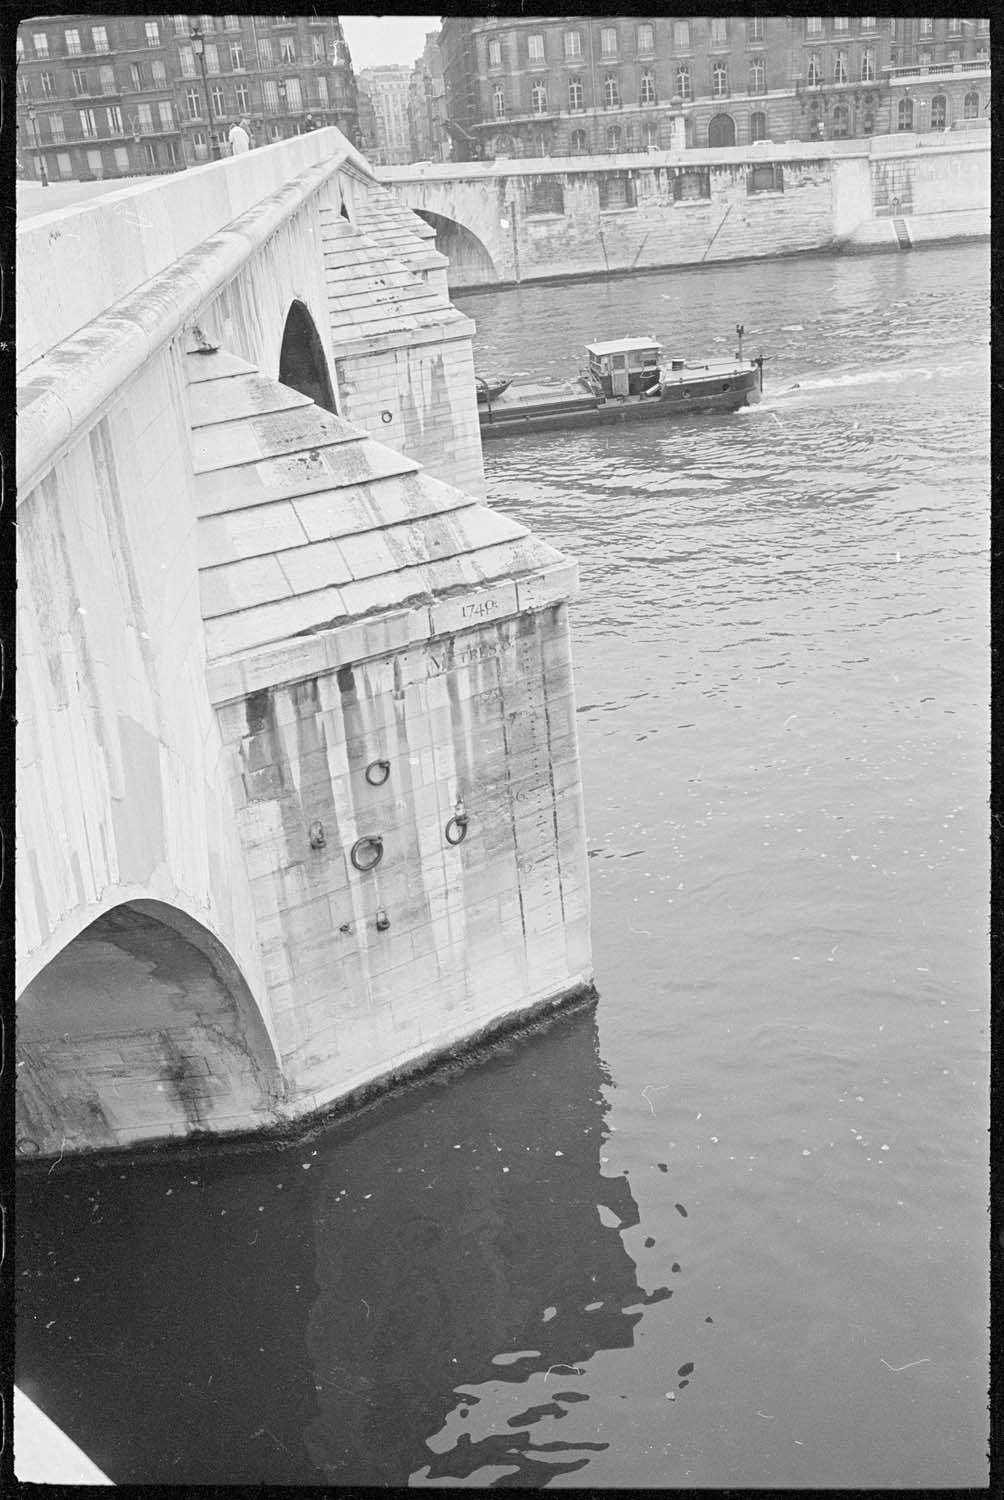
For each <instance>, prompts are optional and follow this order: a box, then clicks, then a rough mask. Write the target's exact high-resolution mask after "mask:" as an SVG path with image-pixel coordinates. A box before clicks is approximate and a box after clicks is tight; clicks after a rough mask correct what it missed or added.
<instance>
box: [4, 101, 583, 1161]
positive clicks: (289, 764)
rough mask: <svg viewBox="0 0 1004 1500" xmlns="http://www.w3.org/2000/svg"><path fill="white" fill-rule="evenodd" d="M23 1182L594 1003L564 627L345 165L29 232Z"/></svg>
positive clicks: (407, 281) (422, 265) (442, 357)
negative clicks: (80, 1159) (557, 1008)
mask: <svg viewBox="0 0 1004 1500" xmlns="http://www.w3.org/2000/svg"><path fill="white" fill-rule="evenodd" d="M18 311H19V324H18V335H19V340H18V350H17V364H18V377H17V385H18V418H17V440H18V441H17V477H18V495H17V535H18V568H19V586H18V592H17V657H18V660H17V665H18V673H17V718H18V725H17V741H16V753H17V785H18V802H17V811H16V820H17V822H16V835H17V866H16V874H17V879H16V923H17V926H16V941H17V956H16V988H17V1007H18V1009H17V1016H18V1027H17V1052H16V1057H17V1078H18V1089H17V1134H18V1150H19V1152H20V1154H21V1155H23V1156H35V1155H41V1156H46V1155H53V1154H58V1153H60V1152H64V1151H65V1152H72V1151H80V1150H88V1149H102V1148H111V1147H119V1146H131V1145H134V1144H136V1143H138V1142H141V1141H147V1140H149V1141H156V1140H161V1139H164V1138H167V1137H185V1136H190V1135H195V1134H206V1133H221V1132H240V1131H246V1130H252V1129H256V1128H260V1127H282V1126H283V1125H284V1124H285V1123H286V1122H288V1121H291V1120H295V1119H297V1118H298V1117H302V1116H304V1115H306V1114H308V1113H309V1112H311V1111H313V1110H316V1109H318V1108H321V1107H327V1106H329V1105H332V1104H334V1103H338V1102H343V1103H344V1102H347V1101H352V1100H355V1099H358V1098H360V1097H362V1096H363V1095H364V1094H366V1093H367V1092H369V1091H371V1090H372V1089H374V1088H376V1087H379V1086H381V1085H384V1084H386V1083H388V1082H389V1081H391V1080H393V1079H396V1078H398V1077H402V1076H404V1075H406V1074H408V1073H409V1072H413V1071H414V1070H415V1069H418V1068H421V1067H424V1066H426V1065H428V1064H430V1063H431V1062H433V1061H435V1060H436V1059H438V1058H440V1057H442V1056H443V1055H444V1054H446V1053H448V1052H450V1051H451V1050H452V1049H455V1048H457V1047H459V1046H463V1045H465V1044H467V1043H470V1042H471V1041H472V1040H473V1039H475V1038H479V1037H487V1036H490V1035H491V1034H493V1032H494V1031H496V1030H498V1029H499V1028H502V1027H505V1026H506V1025H509V1024H512V1022H513V1021H514V1019H516V1018H520V1019H524V1018H525V1017H526V1016H527V1015H529V1014H532V1013H535V1012H537V1011H543V1010H546V1009H547V1008H549V1007H551V1006H553V1005H555V1004H557V1003H560V1002H561V1001H563V1000H565V999H567V998H568V997H569V996H570V995H574V994H575V993H577V992H580V991H582V990H583V989H584V988H587V987H588V985H589V983H590V973H591V971H590V954H589V935H588V891H587V877H586V859H585V842H584V834H583V824H582V808H581V788H580V781H579V768H578V756H577V747H576V737H575V718H574V709H573V698H572V682H571V662H570V645H569V633H568V620H567V608H566V601H567V599H568V597H569V595H570V594H571V592H572V591H573V589H574V587H575V570H574V566H573V565H572V564H570V563H569V562H568V561H567V560H566V559H565V558H563V557H562V556H561V555H560V554H559V553H557V552H555V551H554V550H553V549H552V548H550V547H548V546H546V545H545V544H544V543H543V542H541V541H540V540H538V539H537V538H536V537H534V536H533V535H532V534H531V533H529V532H528V531H527V530H526V529H525V528H524V527H523V526H520V525H517V524H516V523H515V522H514V521H511V520H509V519H508V518H507V517H506V516H505V515H503V514H502V513H501V512H499V511H497V510H489V509H488V508H487V507H486V506H485V505H484V504H483V503H482V500H481V497H482V496H483V493H484V480H483V470H482V462H481V448H480V440H479V433H478V423H477V411H476V402H475V387H474V370H473V355H472V344H471V338H472V333H473V325H472V324H471V322H470V321H469V319H467V318H465V317H463V316H462V315H461V314H460V313H459V312H457V310H456V309H455V308H453V307H452V306H451V305H450V303H449V300H448V297H447V294H446V262H445V260H444V259H443V257H442V255H440V254H439V253H438V252H437V251H436V250H435V248H434V244H433V234H432V231H431V230H430V229H429V228H428V227H427V226H426V225H425V224H423V223H422V222H421V221H420V220H418V219H416V218H415V216H414V215H413V214H412V213H410V212H409V211H408V210H407V209H405V208H402V207H401V206H400V205H399V204H398V203H397V202H396V201H395V200H394V198H393V197H392V195H391V194H390V193H389V192H388V191H387V190H386V189H385V188H383V187H381V185H380V184H379V183H378V182H377V181H376V180H375V178H374V176H373V174H372V172H371V171H370V169H369V167H368V164H367V163H366V161H365V160H364V159H363V158H362V157H361V156H359V155H358V154H357V153H356V152H355V151H353V149H352V148H351V147H350V146H349V145H348V143H347V142H346V141H345V140H344V139H343V138H342V137H341V136H340V135H339V134H338V133H337V132H336V131H334V130H324V131H318V132H315V133H314V134H311V135H307V136H303V137H299V138H297V139H294V140H291V141H287V142H282V143H278V144H276V145H274V146H272V147H269V148H266V149H263V150H260V151H256V152H254V153H251V154H249V155H246V156H244V157H238V158H235V159H232V160H227V161H222V162H219V163H213V164H211V165H208V166H205V167H201V168H197V169H194V170H190V171H187V172H183V173H179V174H177V175H175V176H171V177H168V178H165V179H160V180H158V181H156V182H154V183H152V184H149V185H144V186H142V187H138V188H127V189H124V190H122V191H119V192H113V193H110V194H108V195H107V196H105V197H102V198H100V199H96V200H93V199H92V200H90V202H89V203H88V204H87V205H86V206H83V207H81V208H77V209H69V210H64V211H63V212H61V213H53V214H48V215H44V216H42V217H39V218H36V219H33V220H30V221H29V222H28V223H27V224H26V225H25V226H24V227H23V228H22V229H21V230H20V231H19V234H18Z"/></svg>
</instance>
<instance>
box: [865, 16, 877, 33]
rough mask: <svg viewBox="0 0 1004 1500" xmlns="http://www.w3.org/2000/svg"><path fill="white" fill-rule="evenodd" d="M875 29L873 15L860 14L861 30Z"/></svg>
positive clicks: (875, 24)
mask: <svg viewBox="0 0 1004 1500" xmlns="http://www.w3.org/2000/svg"><path fill="white" fill-rule="evenodd" d="M877 29H878V28H877V23H876V21H875V17H874V16H862V17H861V30H862V31H876V30H877Z"/></svg>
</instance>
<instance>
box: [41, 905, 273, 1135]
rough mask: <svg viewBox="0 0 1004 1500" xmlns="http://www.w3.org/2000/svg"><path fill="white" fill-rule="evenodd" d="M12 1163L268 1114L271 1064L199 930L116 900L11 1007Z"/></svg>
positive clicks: (256, 1019)
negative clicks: (14, 1144) (14, 1141)
mask: <svg viewBox="0 0 1004 1500" xmlns="http://www.w3.org/2000/svg"><path fill="white" fill-rule="evenodd" d="M17 1065H18V1074H17V1077H18V1088H17V1111H16V1114H17V1150H18V1154H19V1156H21V1157H31V1156H55V1155H58V1154H60V1153H71V1152H74V1151H80V1150H102V1149H111V1148H115V1147H127V1146H135V1145H137V1144H139V1143H140V1142H142V1141H153V1140H161V1139H167V1138H170V1137H173V1138H178V1137H182V1138H184V1137H190V1136H199V1135H204V1134H206V1133H208V1132H209V1131H210V1130H211V1131H213V1132H214V1133H226V1132H227V1131H229V1130H234V1131H238V1130H245V1131H246V1130H248V1129H254V1128H255V1127H262V1126H266V1125H268V1124H271V1123H273V1122H274V1121H275V1119H276V1118H277V1105H278V1101H279V1099H280V1097H281V1092H282V1086H281V1078H280V1071H279V1060H278V1058H277V1056H276V1053H275V1050H274V1048H273V1045H272V1042H271V1040H270V1038H269V1034H268V1031H267V1030H266V1027H265V1023H264V1020H263V1018H262V1016H261V1013H260V1011H259V1009H258V1007H257V1005H256V1004H255V1001H254V997H253V996H252V994H251V991H250V989H249V988H248V985H247V983H246V982H245V980H244V978H243V976H242V975H241V973H240V970H239V968H238V966H237V964H236V963H235V962H234V960H233V959H232V958H231V956H230V954H229V953H228V952H227V950H226V948H224V946H223V944H222V943H221V942H220V941H219V939H218V938H216V937H215V936H214V935H213V934H212V933H211V932H210V931H209V930H208V929H207V928H205V927H203V926H202V924H201V923H199V922H197V921H195V920H194V919H193V918H192V917H190V916H189V915H188V914H187V913H185V912H183V911H180V910H179V909H177V908H176V907H173V906H168V905H167V904H166V903H164V902H161V901H150V900H136V901H126V902H123V903H121V904H120V905H118V906H114V907H112V908H111V909H110V910H108V911H105V912H103V913H102V915H101V916H99V917H97V918H96V919H95V920H94V921H93V922H91V923H90V924H89V925H88V926H87V927H85V928H84V929H83V930H82V931H81V932H79V933H78V934H77V936H76V937H74V938H73V939H72V940H71V941H70V942H69V943H68V944H67V945H66V947H64V948H63V949H61V950H60V952H59V953H57V954H56V956H55V957H54V958H53V959H51V960H50V962H49V963H48V964H47V965H46V967H45V968H44V969H43V970H42V971H41V972H40V973H39V974H37V975H36V976H35V978H34V979H32V980H31V982H30V983H29V984H28V985H27V986H26V988H25V989H24V990H23V991H22V993H21V996H20V998H19V999H18V1005H17Z"/></svg>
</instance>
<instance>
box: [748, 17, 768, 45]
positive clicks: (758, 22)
mask: <svg viewBox="0 0 1004 1500" xmlns="http://www.w3.org/2000/svg"><path fill="white" fill-rule="evenodd" d="M763 34H764V33H763V16H753V17H752V18H751V19H750V20H749V21H747V22H746V40H747V42H762V41H763Z"/></svg>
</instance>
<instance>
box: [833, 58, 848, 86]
mask: <svg viewBox="0 0 1004 1500" xmlns="http://www.w3.org/2000/svg"><path fill="white" fill-rule="evenodd" d="M833 82H834V83H846V82H847V53H846V52H838V53H837V55H836V58H835V59H834V62H833Z"/></svg>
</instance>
